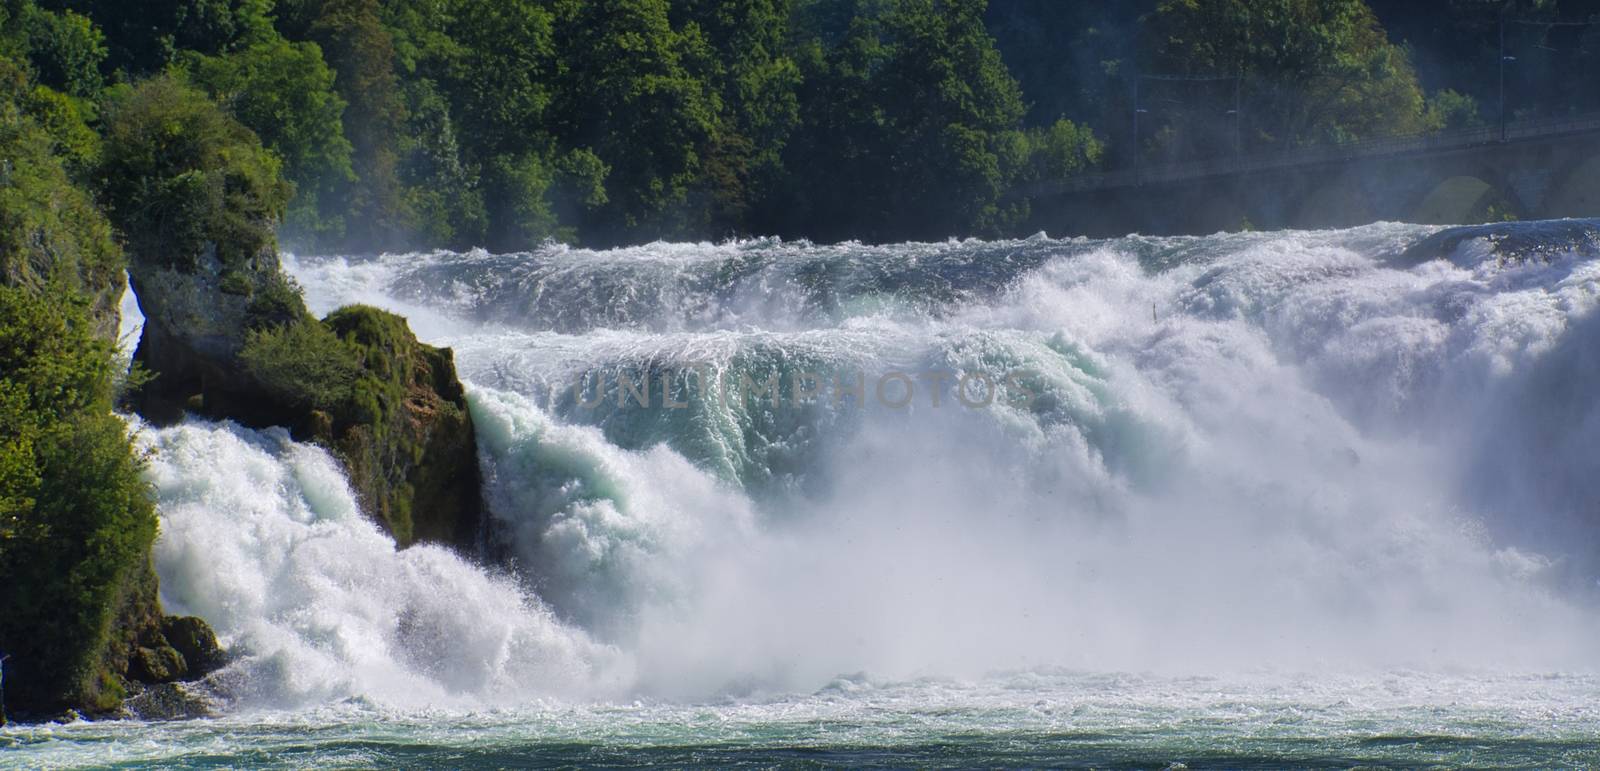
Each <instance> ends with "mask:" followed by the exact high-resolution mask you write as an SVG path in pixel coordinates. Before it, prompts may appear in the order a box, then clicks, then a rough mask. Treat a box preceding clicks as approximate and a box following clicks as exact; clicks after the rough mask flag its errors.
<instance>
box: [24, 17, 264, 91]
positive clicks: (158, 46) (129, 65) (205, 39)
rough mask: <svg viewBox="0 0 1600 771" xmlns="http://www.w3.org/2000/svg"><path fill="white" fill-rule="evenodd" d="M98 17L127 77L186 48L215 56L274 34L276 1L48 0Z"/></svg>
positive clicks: (112, 62) (113, 62)
mask: <svg viewBox="0 0 1600 771" xmlns="http://www.w3.org/2000/svg"><path fill="white" fill-rule="evenodd" d="M42 4H43V5H45V6H47V7H51V8H54V9H56V10H72V11H75V12H77V13H80V14H83V15H84V16H87V17H88V18H90V19H92V20H93V21H94V24H95V25H96V26H97V27H99V28H100V29H101V30H103V31H104V32H105V35H106V38H107V39H108V40H109V41H110V46H109V48H108V53H109V58H108V59H107V62H106V64H107V66H108V67H109V68H110V69H111V70H113V71H116V72H120V73H122V74H124V75H127V76H136V75H146V74H149V73H153V72H157V71H160V70H162V69H164V68H166V67H167V65H169V64H172V63H173V62H175V61H176V60H177V59H178V57H179V55H180V54H181V53H182V52H185V51H194V52H198V53H201V54H206V55H211V54H217V53H223V52H226V51H232V50H235V49H237V48H241V47H245V46H249V45H251V44H252V43H255V42H257V41H259V40H262V39H264V38H266V37H269V36H270V35H271V34H272V5H273V4H272V0H139V2H128V0H42Z"/></svg>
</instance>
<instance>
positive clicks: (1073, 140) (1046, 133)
mask: <svg viewBox="0 0 1600 771" xmlns="http://www.w3.org/2000/svg"><path fill="white" fill-rule="evenodd" d="M1103 153H1104V147H1103V146H1102V145H1101V143H1100V140H1098V139H1096V138H1095V135H1094V132H1093V131H1091V130H1089V129H1088V128H1087V127H1085V126H1080V125H1078V124H1076V123H1073V122H1072V121H1070V120H1058V121H1056V122H1055V123H1054V124H1053V125H1051V126H1049V127H1047V128H1035V129H1029V130H1028V131H1027V132H1026V133H1025V134H1024V135H1023V148H1022V155H1023V157H1024V158H1025V159H1026V160H1025V161H1024V163H1025V166H1024V168H1023V169H1022V170H1021V171H1020V172H1019V173H1018V175H1017V181H1018V182H1024V183H1026V182H1040V181H1045V180H1052V179H1062V178H1065V177H1069V176H1071V175H1073V174H1078V173H1080V172H1083V171H1085V170H1087V169H1091V168H1094V167H1095V166H1097V165H1098V164H1099V163H1100V159H1101V157H1102V155H1103Z"/></svg>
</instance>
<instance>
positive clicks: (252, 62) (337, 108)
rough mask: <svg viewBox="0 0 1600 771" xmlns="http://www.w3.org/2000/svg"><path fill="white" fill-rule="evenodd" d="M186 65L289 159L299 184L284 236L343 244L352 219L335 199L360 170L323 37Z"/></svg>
mask: <svg viewBox="0 0 1600 771" xmlns="http://www.w3.org/2000/svg"><path fill="white" fill-rule="evenodd" d="M187 69H188V72H189V73H190V78H191V79H192V80H193V81H194V83H195V84H196V85H199V86H200V87H202V88H204V89H205V90H206V91H207V92H208V93H209V94H210V95H211V96H212V97H213V98H215V99H216V100H217V101H218V102H220V103H221V104H222V105H223V106H224V107H226V108H227V109H228V110H229V111H230V112H231V113H233V115H234V117H236V118H238V119H239V122H240V123H243V124H244V125H245V126H247V127H249V128H250V129H251V130H252V131H254V132H255V133H256V135H257V136H258V137H260V139H261V141H262V143H263V144H265V145H266V146H267V147H268V148H270V149H271V150H272V151H273V152H275V153H277V155H278V157H279V158H280V159H282V161H283V173H284V176H286V177H287V178H288V179H289V181H290V182H293V183H294V185H295V196H294V199H293V200H292V201H291V203H290V205H289V208H288V212H287V214H286V215H285V218H284V230H285V236H286V237H287V238H289V239H291V240H298V241H301V242H302V243H308V244H328V243H336V242H337V241H338V239H339V238H340V237H342V236H343V235H344V228H345V222H344V218H343V216H342V215H341V213H340V212H338V210H337V208H336V207H334V206H331V205H329V204H330V203H331V202H334V201H335V198H336V196H337V195H338V194H339V193H340V192H341V191H342V190H344V189H345V188H347V187H349V186H350V185H351V184H352V183H354V182H355V172H354V170H353V168H352V166H351V146H350V142H349V140H347V139H345V136H344V128H343V125H342V123H341V120H342V118H343V113H344V109H345V102H344V99H342V98H340V96H339V95H338V93H336V92H335V91H334V75H333V70H331V69H329V68H328V66H327V64H325V63H324V62H323V60H322V51H321V49H319V48H318V47H317V44H315V43H291V42H289V41H287V40H284V39H283V38H282V37H277V36H274V37H272V38H270V39H268V40H266V41H263V42H261V43H257V44H256V45H253V46H251V47H249V48H246V49H243V50H240V51H236V52H233V53H228V54H221V55H217V56H204V55H192V56H191V57H190V59H189V61H188V68H187Z"/></svg>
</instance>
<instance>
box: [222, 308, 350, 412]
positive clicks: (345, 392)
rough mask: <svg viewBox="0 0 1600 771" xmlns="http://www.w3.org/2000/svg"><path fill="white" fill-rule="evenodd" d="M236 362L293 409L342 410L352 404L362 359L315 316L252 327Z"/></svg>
mask: <svg viewBox="0 0 1600 771" xmlns="http://www.w3.org/2000/svg"><path fill="white" fill-rule="evenodd" d="M239 362H240V364H241V365H243V367H244V369H245V372H246V373H248V374H249V375H250V376H251V377H252V378H254V379H255V380H256V381H257V382H258V383H260V384H261V386H262V387H264V388H265V389H267V391H268V392H270V393H271V394H272V395H273V396H274V397H276V398H277V399H279V400H281V402H282V403H283V404H285V405H287V406H290V407H292V408H295V409H297V410H340V409H343V408H344V407H345V406H346V405H348V404H350V402H351V399H352V393H353V389H354V387H355V385H356V380H357V378H359V377H360V376H361V358H360V356H359V354H358V353H357V352H356V350H355V349H354V348H352V347H350V346H348V345H346V344H345V343H344V342H343V341H341V340H340V339H339V337H338V335H335V334H334V333H333V332H332V331H331V330H329V329H328V327H326V326H324V325H323V324H321V323H320V322H318V321H317V320H315V319H311V318H306V319H301V320H299V321H295V322H291V323H288V324H283V325H279V326H271V327H265V328H261V329H254V330H251V331H250V332H249V333H248V334H247V335H246V336H245V344H244V349H243V350H242V351H241V352H240V353H239Z"/></svg>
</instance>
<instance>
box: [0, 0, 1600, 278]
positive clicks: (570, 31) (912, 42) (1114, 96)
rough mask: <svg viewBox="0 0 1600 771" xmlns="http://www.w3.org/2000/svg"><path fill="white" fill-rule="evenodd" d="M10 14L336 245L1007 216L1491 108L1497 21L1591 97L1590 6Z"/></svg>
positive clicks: (492, 5)
mask: <svg viewBox="0 0 1600 771" xmlns="http://www.w3.org/2000/svg"><path fill="white" fill-rule="evenodd" d="M0 8H3V10H0V19H3V20H4V28H5V30H6V34H5V40H4V42H3V43H0V53H3V55H4V56H6V57H7V58H8V59H10V60H12V61H13V62H14V63H16V64H17V65H19V66H20V67H22V68H23V69H25V70H26V71H27V73H28V74H29V75H30V76H31V77H32V78H33V80H34V81H35V82H36V83H37V84H38V85H39V86H41V87H43V88H46V89H49V90H50V93H51V96H50V97H48V99H47V101H51V104H52V105H53V106H51V107H49V108H48V109H53V110H57V111H59V112H62V113H70V114H71V115H73V116H74V118H82V121H81V122H83V123H85V124H87V126H88V127H89V128H91V129H92V128H93V127H94V126H95V122H96V115H97V109H98V105H99V104H100V103H101V102H103V101H104V100H105V99H107V98H108V96H109V95H111V94H114V93H115V91H116V90H117V89H118V88H121V87H125V85H126V84H128V83H130V82H134V81H137V80H138V79H140V78H145V77H149V76H151V75H154V74H157V73H171V74H172V75H174V76H175V77H178V78H181V79H183V80H184V81H186V82H187V83H189V84H191V85H192V86H193V87H195V88H198V89H200V90H203V91H204V92H205V93H207V94H208V95H209V96H210V97H211V98H213V99H215V100H217V101H218V102H219V103H220V104H222V105H223V106H224V107H225V108H226V109H227V110H228V111H230V112H231V113H232V114H233V115H235V116H236V117H237V118H238V120H239V121H241V122H242V123H243V124H244V125H246V126H248V127H249V128H250V129H252V130H253V131H255V133H256V134H258V135H259V136H260V138H261V140H262V141H263V142H264V143H265V144H266V146H267V147H268V148H270V149H271V150H272V151H273V153H274V154H275V155H276V156H277V158H278V159H279V161H280V162H281V164H282V173H283V175H284V176H285V177H286V178H287V179H288V180H289V181H290V182H292V183H293V185H294V195H293V197H292V199H291V200H290V203H289V204H288V207H287V211H286V212H285V216H284V219H283V227H282V236H283V238H284V239H285V240H286V241H287V242H288V243H289V244H290V245H292V246H295V247H298V248H304V249H318V250H356V251H374V250H381V249H398V248H415V247H431V246H448V247H457V248H460V247H467V246H486V247H488V248H490V249H501V250H503V249H515V248H525V247H528V246H530V245H532V244H536V243H538V242H540V241H542V240H545V239H559V240H566V241H577V242H583V243H590V244H599V245H604V244H614V243H623V242H637V241H644V240H651V239H657V238H665V239H686V238H693V239H705V238H710V239H716V238H722V237H727V236H735V235H747V234H777V235H783V236H788V237H808V238H813V239H817V240H833V239H841V238H861V239H866V240H888V239H901V238H913V237H915V238H940V237H945V236H949V235H955V234H979V235H982V234H993V233H997V232H1003V231H1005V230H1006V229H1007V227H1008V225H1011V224H1013V223H1015V222H1018V221H1019V220H1020V219H1021V218H1022V217H1023V216H1024V215H1025V214H1026V211H1027V205H1028V203H1027V201H1026V200H1025V199H1024V198H1022V197H1021V196H1018V195H1015V194H1014V191H1017V190H1019V189H1023V188H1025V187H1026V185H1027V183H1029V182H1031V181H1035V180H1038V179H1041V178H1048V177H1060V176H1064V175H1068V174H1072V173H1075V172H1080V171H1083V170H1088V169H1094V168H1097V167H1106V166H1111V167H1115V166H1122V165H1127V164H1129V163H1131V162H1132V161H1133V160H1135V157H1136V156H1137V159H1138V160H1140V161H1148V162H1161V161H1171V160H1182V159H1188V158H1194V157H1200V156H1205V155H1210V154H1217V153H1223V152H1246V151H1255V150H1260V149H1263V148H1274V147H1277V148H1281V147H1292V146H1294V145H1297V144H1304V143H1313V142H1329V141H1349V140H1359V139H1363V138H1371V137H1375V136H1385V135H1393V134H1411V133H1418V132H1427V131H1435V130H1441V129H1449V128H1458V127H1467V126H1473V125H1481V124H1483V123H1484V122H1486V121H1493V120H1497V119H1498V117H1499V108H1500V97H1499V91H1498V89H1497V85H1498V79H1497V77H1498V64H1499V58H1500V54H1499V45H1500V39H1501V38H1500V36H1501V21H1502V20H1503V19H1504V20H1507V21H1508V23H1507V25H1506V26H1508V27H1509V29H1508V31H1507V33H1506V36H1507V46H1508V49H1509V50H1510V51H1511V52H1512V53H1515V54H1516V55H1515V56H1514V57H1513V59H1514V62H1515V63H1514V65H1513V66H1511V67H1510V68H1509V71H1508V72H1507V78H1508V80H1509V83H1508V86H1507V92H1508V93H1511V94H1513V95H1514V97H1513V99H1512V100H1511V101H1513V102H1514V103H1512V104H1509V105H1508V106H1507V109H1508V111H1509V112H1510V114H1511V115H1512V117H1525V116H1527V115H1532V114H1548V113H1554V112H1562V111H1586V110H1593V109H1596V108H1600V96H1597V94H1600V88H1597V87H1596V86H1597V85H1600V84H1595V83H1588V84H1587V86H1584V85H1583V84H1581V83H1578V82H1575V79H1581V78H1582V75H1581V73H1586V72H1587V73H1593V72H1596V71H1597V70H1600V60H1597V59H1596V57H1600V27H1597V26H1585V25H1582V24H1577V23H1575V22H1586V21H1588V20H1590V19H1593V18H1596V17H1597V14H1600V2H1596V0H1440V2H1428V3H1416V2H1399V1H1397V0H1372V2H1370V3H1368V2H1363V0H1270V1H1269V2H1256V1H1247V0H1118V1H1117V2H1058V1H1057V0H995V1H994V2H985V0H153V1H152V2H140V3H129V2H125V1H124V0H5V1H4V3H3V5H0ZM1550 22H1560V23H1558V24H1551V23H1550ZM1590 79H1591V80H1592V79H1594V78H1593V77H1591V78H1590ZM40 99H46V98H45V97H40ZM40 109H46V108H43V107H41V108H40ZM1136 111H1137V112H1138V114H1139V115H1140V116H1142V121H1139V122H1136V121H1135V117H1134V116H1135V112H1136ZM62 120H65V119H62ZM68 122H69V123H72V125H73V127H74V130H77V123H78V121H76V120H73V121H68ZM62 125H63V126H65V125H66V124H62ZM1136 127H1137V131H1136V130H1135V129H1136ZM63 130H65V129H63ZM79 134H81V135H80V136H76V137H74V136H68V135H66V134H63V135H61V136H60V137H58V141H61V142H63V143H66V144H68V145H72V146H71V147H67V148H66V151H67V152H70V153H78V154H80V155H84V156H85V157H83V158H79V159H78V160H77V161H75V162H76V163H78V164H79V165H80V166H83V165H85V164H87V163H88V159H87V156H86V154H90V153H92V152H93V148H92V145H93V141H92V137H90V136H89V135H88V134H87V133H83V132H81V131H79ZM74 143H76V144H74Z"/></svg>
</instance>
